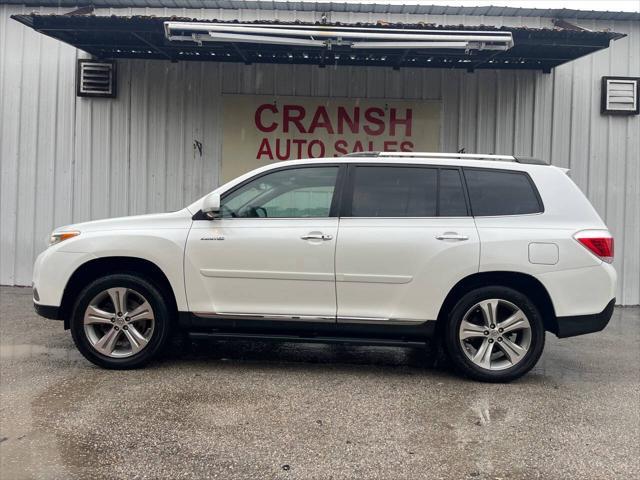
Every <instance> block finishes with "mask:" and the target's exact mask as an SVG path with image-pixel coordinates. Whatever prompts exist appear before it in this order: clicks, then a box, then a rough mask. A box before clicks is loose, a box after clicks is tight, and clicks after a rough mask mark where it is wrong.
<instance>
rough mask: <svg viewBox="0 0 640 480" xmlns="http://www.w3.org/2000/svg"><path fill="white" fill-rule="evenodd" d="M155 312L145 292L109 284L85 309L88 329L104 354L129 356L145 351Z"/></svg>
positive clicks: (96, 347)
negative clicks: (142, 293)
mask: <svg viewBox="0 0 640 480" xmlns="http://www.w3.org/2000/svg"><path fill="white" fill-rule="evenodd" d="M154 328H155V316H154V313H153V309H152V308H151V305H150V304H149V302H148V301H147V299H146V298H144V296H142V295H141V294H140V293H138V292H137V291H135V290H133V289H130V288H123V287H119V288H109V289H107V290H103V291H102V292H100V293H99V294H97V295H96V296H95V297H94V298H93V299H92V300H91V301H90V302H89V305H88V306H87V308H86V310H85V313H84V332H85V334H86V336H87V339H88V340H89V343H90V344H91V346H92V347H93V348H94V349H95V350H96V351H97V352H99V353H101V354H102V355H105V356H107V357H111V358H125V357H130V356H132V355H135V354H137V353H139V352H140V351H142V350H143V349H144V348H145V347H146V346H147V345H148V343H149V341H150V340H151V337H152V335H153V332H154Z"/></svg>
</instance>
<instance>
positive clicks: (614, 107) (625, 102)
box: [600, 77, 640, 115]
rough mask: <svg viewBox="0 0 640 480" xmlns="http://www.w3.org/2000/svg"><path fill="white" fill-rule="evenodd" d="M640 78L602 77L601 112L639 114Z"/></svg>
mask: <svg viewBox="0 0 640 480" xmlns="http://www.w3.org/2000/svg"><path fill="white" fill-rule="evenodd" d="M639 84H640V78H635V77H602V100H601V106H600V111H601V113H609V114H615V115H637V114H638V112H640V108H639V107H640V103H639V102H638V93H639V90H638V85H639Z"/></svg>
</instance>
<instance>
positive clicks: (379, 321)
mask: <svg viewBox="0 0 640 480" xmlns="http://www.w3.org/2000/svg"><path fill="white" fill-rule="evenodd" d="M193 314H194V315H195V316H197V317H201V318H215V319H220V320H274V321H282V322H324V323H361V324H370V325H418V324H421V323H424V322H427V321H428V320H424V319H408V318H384V317H337V318H336V317H331V316H327V315H281V314H258V313H224V312H219V313H213V312H193Z"/></svg>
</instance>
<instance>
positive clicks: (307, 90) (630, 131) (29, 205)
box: [0, 5, 640, 304]
mask: <svg viewBox="0 0 640 480" xmlns="http://www.w3.org/2000/svg"><path fill="white" fill-rule="evenodd" d="M31 10H32V8H28V9H27V8H24V7H20V6H8V5H0V162H1V165H0V168H1V173H2V178H1V179H0V180H1V181H0V242H1V249H0V283H2V284H18V285H27V284H29V283H30V281H31V266H32V263H33V260H34V257H35V255H36V254H37V253H38V252H39V251H41V250H42V249H43V248H44V247H45V244H46V242H45V239H46V236H47V234H48V232H49V231H50V230H51V229H52V228H53V227H55V226H59V225H63V224H67V223H72V222H79V221H84V220H89V219H95V218H102V217H108V216H119V215H131V214H138V213H146V212H158V211H165V210H172V209H177V208H180V207H182V206H183V205H185V204H187V203H189V202H190V201H191V200H193V199H195V198H197V197H198V196H200V195H203V194H204V193H206V192H207V191H209V190H211V189H212V188H213V187H214V186H216V185H217V184H218V165H219V159H220V155H221V132H222V128H221V124H222V122H223V121H224V119H223V118H222V95H224V94H233V93H246V94H267V95H300V96H336V97H369V98H407V99H440V100H442V129H441V148H442V150H444V151H456V150H458V149H460V148H465V149H466V150H467V151H478V152H482V153H505V154H511V153H517V154H522V155H531V154H533V155H535V156H539V157H542V158H545V159H547V160H550V161H551V162H552V163H553V164H555V165H559V166H564V167H570V168H571V170H572V173H571V175H572V177H573V178H574V179H575V181H576V183H578V185H579V186H580V188H582V189H583V191H584V192H585V193H586V194H587V195H588V196H589V198H590V199H591V201H592V203H593V205H594V206H595V208H596V209H597V210H598V211H599V213H600V214H601V215H602V216H603V218H604V219H605V221H606V222H607V224H608V225H609V227H610V228H611V230H612V232H613V233H614V235H615V237H616V263H615V265H616V267H617V269H618V272H619V275H620V285H619V291H618V301H619V302H621V303H624V304H637V303H640V191H639V186H640V118H639V117H638V116H634V117H614V116H603V115H601V114H600V81H601V77H602V76H604V75H629V76H640V24H639V22H598V21H591V20H590V21H584V22H582V23H581V24H582V25H583V26H585V27H586V28H590V29H605V28H609V29H611V30H614V31H617V32H622V33H627V34H629V36H628V37H626V38H624V39H621V40H618V41H616V42H613V43H612V46H611V48H609V49H607V50H604V51H601V52H598V53H596V54H593V55H590V56H587V57H584V58H582V59H579V60H576V61H574V62H571V63H569V64H566V65H564V66H561V67H558V68H556V69H554V70H553V72H552V73H551V74H543V73H541V72H532V71H528V72H527V71H522V72H516V71H508V70H507V71H493V70H485V71H476V72H475V73H467V72H466V71H464V70H428V69H401V70H397V71H396V70H393V69H391V68H383V69H381V68H373V67H341V68H337V67H335V66H333V65H327V66H326V67H325V68H318V67H315V66H303V65H278V66H276V65H248V66H247V65H242V64H216V63H195V62H182V63H170V62H165V61H137V60H136V61H119V62H118V97H117V99H114V100H107V99H81V98H77V97H76V96H75V62H76V59H77V58H78V57H82V56H85V54H84V53H82V52H78V51H77V50H75V49H74V48H72V47H70V46H68V45H65V44H62V43H60V42H57V41H55V40H53V39H50V38H47V37H44V36H42V35H39V34H37V33H35V32H33V31H32V30H30V29H28V28H26V27H24V26H22V25H20V24H18V23H17V22H15V21H13V20H10V19H9V16H10V15H11V14H14V13H26V12H28V11H31ZM40 10H41V11H43V12H48V13H52V12H58V10H56V9H40ZM64 11H65V10H60V12H61V13H62V12H64ZM96 13H97V14H107V15H112V14H113V15H131V14H141V15H161V16H169V15H178V16H187V17H195V18H218V19H227V20H230V19H235V18H238V19H240V20H255V19H260V18H261V19H273V18H279V19H281V20H285V21H290V20H303V21H316V20H319V18H320V14H318V13H316V12H294V11H287V12H282V11H267V10H261V11H254V10H238V11H236V10H207V9H195V10H184V9H176V10H170V9H150V8H140V9H102V10H97V11H96ZM329 20H330V21H339V22H376V21H380V20H382V21H390V22H394V21H400V22H418V21H420V22H426V23H429V22H433V23H439V24H444V25H459V24H468V25H478V24H485V25H488V24H493V25H498V26H499V25H518V26H519V25H527V26H531V27H551V26H552V24H551V19H548V18H535V17H504V18H503V17H472V16H453V15H434V16H427V15H412V14H393V15H389V14H372V13H337V12H333V13H331V15H330V16H329ZM575 23H580V22H577V21H576V22H575ZM198 145H201V147H202V148H201V149H200V148H198Z"/></svg>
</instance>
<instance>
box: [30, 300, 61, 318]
mask: <svg viewBox="0 0 640 480" xmlns="http://www.w3.org/2000/svg"><path fill="white" fill-rule="evenodd" d="M33 308H35V309H36V313H37V314H38V315H40V316H41V317H44V318H49V319H51V320H62V312H61V311H60V307H55V306H52V305H40V304H39V303H36V302H33Z"/></svg>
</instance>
